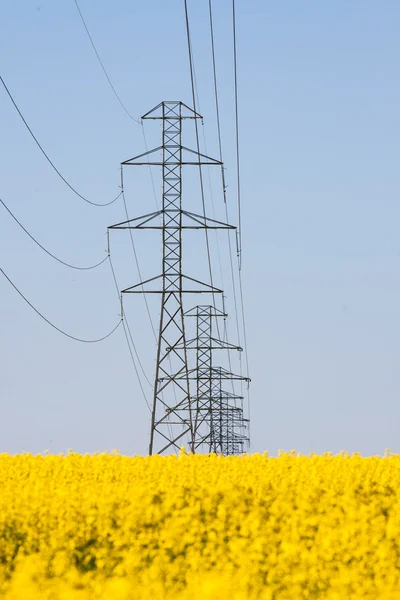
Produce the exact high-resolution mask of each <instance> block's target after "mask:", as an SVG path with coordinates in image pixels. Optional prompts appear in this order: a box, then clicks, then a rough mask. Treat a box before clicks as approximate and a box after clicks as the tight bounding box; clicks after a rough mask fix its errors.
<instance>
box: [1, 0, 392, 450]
mask: <svg viewBox="0 0 400 600" xmlns="http://www.w3.org/2000/svg"><path fill="white" fill-rule="evenodd" d="M214 5H215V6H214V11H215V15H214V18H215V35H216V52H217V64H218V74H219V84H220V102H221V111H222V118H221V121H222V142H223V152H224V160H225V164H226V169H227V170H226V174H227V183H228V202H229V210H230V215H231V220H232V221H235V220H237V214H236V205H235V202H236V200H235V197H236V189H235V162H234V159H235V157H234V111H233V109H234V103H233V63H232V31H231V12H230V10H231V3H230V2H228V1H225V0H221V1H218V2H217V1H216V0H214ZM80 7H81V10H82V12H83V14H84V16H85V18H86V21H87V24H88V27H89V29H90V31H91V34H92V36H93V38H94V41H95V43H96V45H97V48H98V50H99V53H100V55H101V57H102V59H103V61H104V64H105V66H106V68H107V70H108V73H109V75H110V77H111V79H112V81H113V83H114V85H115V87H116V89H117V90H118V93H119V94H120V96H121V98H122V99H123V102H124V103H125V104H126V106H127V107H128V109H129V111H130V112H131V114H133V115H134V116H139V115H141V114H143V113H145V112H147V110H149V109H150V108H152V107H153V106H155V105H156V104H158V103H159V102H160V101H162V100H171V99H172V100H175V99H178V100H182V101H184V102H186V103H187V104H191V88H190V78H189V66H188V58H187V49H186V38H185V20H184V7H183V2H181V1H179V2H172V3H171V2H169V3H166V2H162V1H161V0H157V1H154V2H147V3H139V2H128V1H127V0H117V1H116V2H112V3H111V2H105V1H104V0H100V1H99V2H93V0H92V1H90V0H81V2H80ZM189 12H190V19H191V29H192V39H193V49H194V61H195V68H196V79H197V86H198V93H199V104H200V111H201V113H202V114H203V116H204V133H205V139H206V143H207V151H208V154H210V155H212V156H218V145H217V136H216V117H215V107H214V103H213V82H212V64H211V54H210V38H209V29H208V3H207V2H206V1H205V0H204V1H203V0H189ZM399 21H400V5H399V3H398V2H397V1H395V0H392V1H390V0H385V1H384V2H377V1H376V0H375V1H372V0H371V1H370V0H337V1H336V2H321V0H287V1H281V2H269V1H268V2H264V1H261V0H254V1H253V2H251V3H249V2H243V1H242V2H237V26H238V32H237V33H238V67H239V71H238V74H239V102H240V127H241V160H242V173H241V174H242V218H243V281H244V297H245V306H246V320H247V328H248V332H247V335H248V349H249V358H250V376H251V378H252V386H251V415H252V425H251V433H252V451H264V450H269V451H270V452H271V453H273V454H274V453H276V451H277V450H278V449H279V448H282V449H287V450H290V449H292V448H295V449H297V450H299V451H301V452H309V451H311V450H313V451H316V452H322V451H325V450H331V451H334V452H336V451H340V450H341V449H342V448H343V449H346V450H348V451H360V452H362V453H364V454H375V453H382V452H383V451H384V449H385V448H386V447H389V448H391V450H392V451H399V450H400V448H399V446H398V435H397V429H398V428H397V422H398V421H399V418H400V404H399V402H398V399H399V392H400V376H399V369H398V365H399V358H400V326H399V316H398V310H399V305H400V302H399V295H400V279H399V268H400V240H399V234H398V223H399V217H400V214H399V213H400V209H399V202H398V199H399V188H400V183H399V176H398V158H399V150H400V148H399V145H400V142H399V140H400V117H399V110H398V107H399V104H400V83H399V77H398V65H399V59H400V43H399V40H398V31H399V26H400V22H399ZM0 23H1V25H0V28H1V35H0V54H1V56H2V61H1V71H0V74H1V75H2V76H3V77H4V79H5V81H6V83H7V85H8V86H9V88H10V91H11V92H12V94H13V95H14V97H15V100H16V102H17V103H18V105H19V107H20V109H21V111H22V113H23V114H24V116H25V117H26V119H27V121H28V122H29V124H30V126H31V127H32V129H33V131H34V132H35V134H36V135H37V136H38V138H39V140H40V142H41V143H42V145H43V146H44V148H45V149H46V151H47V152H48V153H49V155H50V156H51V158H52V160H53V161H54V163H55V164H56V165H57V167H58V168H59V169H60V171H61V172H62V173H63V174H64V175H65V177H66V178H67V179H68V180H69V181H70V182H71V183H72V185H74V186H75V187H76V188H77V189H78V190H79V191H80V193H82V194H83V195H86V196H87V197H88V198H90V199H92V200H94V201H96V202H106V201H109V200H110V199H112V198H113V197H114V196H115V195H116V194H117V193H118V192H119V188H118V185H119V164H120V162H121V161H123V160H125V159H127V158H129V157H131V156H134V155H135V154H139V153H140V152H142V151H144V142H143V136H142V131H141V126H140V125H137V124H135V123H134V122H132V121H131V120H130V119H129V118H128V117H127V115H126V114H125V113H124V111H123V110H122V109H121V107H120V105H119V104H118V102H117V100H116V99H115V97H114V96H113V93H112V91H111V90H110V88H109V86H108V84H107V81H106V80H105V78H104V75H103V73H102V71H101V68H100V66H99V64H98V62H97V61H96V57H95V55H94V53H93V50H92V48H91V46H90V44H89V41H88V39H87V36H86V33H85V31H84V29H83V26H82V23H81V21H80V19H79V15H78V12H77V10H76V7H75V4H74V2H73V0H64V1H63V2H57V3H55V2H50V1H40V0H38V1H37V2H35V3H31V2H27V1H25V0H22V1H21V2H19V3H11V2H8V3H2V5H1V6H0ZM0 131H1V144H0V182H1V184H0V197H1V198H2V199H3V200H4V201H5V202H6V203H7V205H8V206H9V207H10V209H11V210H12V211H13V212H14V214H15V215H16V216H17V217H18V218H19V219H20V220H21V222H22V223H23V224H24V225H25V227H26V228H27V229H28V230H29V231H30V232H31V233H32V234H33V235H35V236H36V237H37V238H38V240H39V241H40V242H41V243H42V244H43V245H44V246H46V247H47V248H48V249H49V250H50V251H52V252H53V253H54V254H56V255H57V256H59V257H60V258H62V259H63V260H65V261H67V262H75V263H76V264H81V265H85V264H91V263H93V262H97V261H98V260H101V259H102V258H103V257H104V256H105V250H106V236H105V231H106V228H107V226H108V225H111V224H112V223H116V222H118V221H121V220H124V213H123V205H122V204H121V203H120V202H118V201H117V202H116V203H114V204H113V205H111V206H110V207H107V208H96V207H92V206H90V205H88V204H86V203H84V202H83V201H82V200H80V199H79V198H77V197H76V196H74V195H73V194H72V192H71V191H70V190H69V189H68V188H67V187H66V186H65V184H64V183H63V182H62V181H61V180H60V179H59V178H58V177H57V175H56V174H55V173H54V172H53V171H52V170H51V168H50V166H49V165H48V163H46V161H45V159H44V157H43V156H42V155H41V153H40V151H39V150H38V148H37V147H36V145H35V144H34V142H33V140H32V139H31V138H30V136H29V134H28V132H27V131H26V129H25V127H24V125H23V123H22V122H21V120H20V119H19V117H18V115H17V113H16V112H15V109H14V108H13V106H12V104H11V102H10V100H9V99H8V97H7V95H6V94H5V92H4V90H3V91H1V90H0ZM146 135H147V136H148V137H147V139H148V144H149V147H150V146H151V147H152V146H156V145H158V144H159V140H160V129H159V125H158V124H157V123H149V124H148V125H146ZM186 135H187V136H188V137H187V139H188V140H189V141H191V144H192V145H193V139H192V133H191V132H190V127H188V131H187V134H186ZM203 141H204V139H203V138H202V143H203ZM188 145H189V144H188ZM154 177H155V187H156V193H159V192H160V180H159V173H157V172H154ZM207 177H208V175H207ZM185 181H186V183H185V185H186V186H187V187H186V188H184V190H185V189H186V190H187V194H186V196H185V198H184V202H186V201H187V202H188V204H187V205H188V206H193V207H197V208H199V205H198V202H199V196H198V190H197V188H196V179H194V178H193V176H192V175H191V174H189V173H188V175H187V180H185ZM210 183H211V189H212V191H213V193H212V197H211V193H210V191H209V189H208V190H207V194H206V202H207V207H208V210H209V211H212V201H213V203H214V210H215V214H216V216H217V218H218V217H219V216H221V217H223V204H222V195H221V193H220V189H219V188H218V182H217V180H216V178H215V177H214V176H213V175H212V174H211V175H210ZM125 187H126V195H127V201H128V205H129V211H130V216H136V215H140V214H143V213H146V212H149V209H150V210H154V205H155V204H154V197H153V192H152V187H151V181H150V178H149V174H148V172H147V171H146V170H145V171H144V172H141V173H139V172H138V170H136V169H135V172H134V173H133V172H132V170H131V172H129V174H126V180H125ZM196 203H197V204H196ZM0 210H1V219H0V229H1V231H0V255H1V266H2V268H3V269H4V270H5V271H6V272H7V274H8V275H9V276H10V277H11V278H12V279H13V280H14V281H15V283H16V284H17V285H18V286H19V287H20V289H21V290H22V291H23V292H24V293H25V294H26V295H27V297H28V298H29V299H30V301H31V302H33V303H34V304H35V305H36V306H37V307H38V308H39V309H40V310H41V311H43V313H44V314H45V315H46V316H47V317H48V318H49V319H51V320H53V321H54V322H55V323H56V324H57V325H58V326H60V327H62V328H63V329H65V330H67V331H68V332H70V333H72V334H73V335H77V336H79V337H88V338H90V337H97V336H98V335H102V334H103V333H106V332H107V331H108V330H110V329H111V327H112V326H113V325H115V323H116V322H117V321H118V312H119V306H118V301H117V297H116V293H115V289H114V288H113V282H112V278H111V274H110V270H109V266H108V264H107V262H106V263H105V264H104V265H102V266H100V267H99V268H98V269H96V270H94V271H89V272H78V271H70V270H67V269H66V268H64V267H62V266H61V265H59V264H57V263H55V262H54V261H52V260H51V259H50V258H49V257H48V256H46V255H45V254H43V253H42V251H41V250H40V249H39V248H37V247H36V246H34V245H33V243H32V242H31V240H29V238H27V237H26V236H25V234H24V233H23V232H22V231H21V230H20V229H19V228H18V226H17V225H16V224H15V223H14V222H13V221H12V219H11V218H10V217H9V215H8V214H7V213H6V212H5V211H4V209H2V208H1V207H0ZM197 212H199V210H198V211H197ZM140 233H142V237H140V238H139V236H138V237H137V238H135V239H136V243H137V250H138V255H139V259H140V263H141V267H142V271H143V274H144V275H145V276H148V277H150V276H152V275H155V274H156V273H158V272H159V270H160V266H159V261H160V256H159V242H160V240H159V238H158V237H157V234H151V233H150V234H146V233H144V232H140ZM203 242H204V240H203V238H201V237H198V238H197V239H196V240H194V239H192V238H191V239H188V240H187V242H186V246H185V248H187V253H186V255H185V257H186V258H185V259H184V261H185V260H186V262H185V263H184V264H185V266H186V271H190V272H191V274H196V273H202V269H203V270H204V267H203V265H202V262H201V258H199V256H198V255H200V254H201V253H202V252H204V248H203V246H204V243H203ZM111 243H112V254H113V257H114V258H113V260H114V264H115V267H116V272H117V278H118V281H119V285H120V287H121V288H122V287H127V286H128V285H132V284H134V283H136V282H137V281H138V275H137V272H136V268H135V265H134V262H133V258H132V254H131V248H130V246H129V243H130V242H129V239H128V235H125V234H124V233H123V232H118V233H115V235H113V237H112V240H111ZM220 244H221V264H222V271H223V279H224V282H225V284H226V287H227V304H228V310H229V312H230V314H231V318H230V320H229V331H230V341H231V342H233V343H235V342H236V341H237V335H236V331H235V323H234V317H233V301H232V290H230V289H229V283H228V282H229V268H228V265H229V263H228V255H227V244H226V239H224V238H223V237H221V238H220ZM214 249H216V246H215V243H214ZM213 256H214V257H215V259H214V269H215V273H220V269H219V263H218V259H217V255H216V252H215V253H214V255H213ZM0 298H1V316H0V338H1V345H0V358H1V365H2V369H1V371H2V376H1V379H0V399H1V411H2V415H1V419H0V451H9V452H17V451H22V450H28V451H32V452H39V451H43V450H45V449H49V450H50V451H52V452H60V451H65V450H66V449H67V448H69V447H72V448H74V449H75V450H77V451H82V452H86V451H88V452H91V451H95V450H100V451H101V450H106V449H108V450H110V449H112V448H119V449H120V450H121V451H122V452H125V453H129V454H131V453H141V454H142V453H145V452H146V449H147V440H148V430H149V413H148V410H147V408H146V405H145V403H144V400H143V398H142V396H141V394H140V389H139V387H138V384H137V381H136V378H135V374H134V372H133V369H132V365H131V362H130V357H129V354H128V351H127V347H126V342H125V340H124V337H123V332H122V330H119V331H118V332H116V334H115V335H114V336H112V337H111V338H110V339H108V340H107V341H105V342H103V343H101V344H96V345H83V344H82V345H80V344H78V343H76V342H73V341H72V340H68V339H67V338H64V337H62V336H61V335H60V334H58V333H57V332H55V331H54V330H52V329H50V328H49V327H48V326H47V325H46V324H45V323H44V322H42V321H41V320H40V319H39V318H38V317H37V316H36V315H35V314H34V313H33V312H32V311H31V310H30V309H29V307H27V306H26V305H25V304H24V303H23V301H22V300H21V299H20V298H19V297H18V296H17V295H16V294H15V292H14V291H13V290H12V288H11V287H10V286H9V284H8V283H7V282H6V281H5V280H4V278H3V279H2V280H0ZM125 306H126V311H127V315H128V317H129V323H130V325H131V328H132V333H133V335H134V338H135V341H136V343H137V346H138V348H139V349H140V354H141V358H142V361H143V365H144V367H145V370H146V372H147V373H148V375H149V377H150V379H151V378H152V377H153V373H154V361H155V346H154V339H153V338H152V334H151V329H150V326H149V323H148V321H147V320H146V313H145V308H144V306H143V302H142V301H141V299H140V298H135V299H132V298H129V299H128V300H127V301H126V302H125ZM151 310H152V312H153V314H154V319H155V321H156V322H157V319H158V307H157V302H153V301H152V303H151ZM146 391H147V393H148V396H149V398H150V396H151V393H150V392H151V390H150V386H147V389H146Z"/></svg>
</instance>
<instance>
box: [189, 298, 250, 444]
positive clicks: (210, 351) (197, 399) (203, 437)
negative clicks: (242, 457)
mask: <svg viewBox="0 0 400 600" xmlns="http://www.w3.org/2000/svg"><path fill="white" fill-rule="evenodd" d="M185 317H194V318H195V319H196V337H195V338H193V339H192V340H188V342H187V349H188V350H195V351H196V368H195V369H192V370H189V379H191V380H195V381H196V395H195V396H194V397H193V398H192V402H193V409H192V410H193V414H194V419H195V449H196V450H197V449H198V448H202V449H204V450H208V451H209V452H216V453H221V454H225V455H232V454H241V453H243V452H244V451H245V449H247V447H248V441H249V440H248V437H247V435H246V428H247V423H248V421H247V419H245V418H244V416H243V407H242V401H243V396H238V395H236V394H233V393H229V392H226V391H224V390H223V385H225V383H226V382H228V381H240V380H241V381H246V382H249V381H250V380H249V379H248V378H247V377H243V376H241V375H235V374H234V373H231V372H229V371H227V370H226V369H223V368H222V367H216V366H214V360H213V355H214V351H215V350H226V351H230V350H237V351H242V348H240V347H239V346H234V345H232V344H229V343H228V342H226V341H223V340H220V339H218V338H216V337H214V336H213V321H214V320H215V319H217V318H219V317H223V318H226V317H227V315H226V314H225V313H223V312H222V311H220V310H218V309H217V308H215V307H214V306H196V307H195V308H193V309H191V310H190V311H188V312H187V313H185Z"/></svg>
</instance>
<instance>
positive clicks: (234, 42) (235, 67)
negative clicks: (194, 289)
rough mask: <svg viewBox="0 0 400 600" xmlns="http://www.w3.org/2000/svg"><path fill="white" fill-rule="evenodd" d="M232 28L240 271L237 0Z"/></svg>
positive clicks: (240, 266)
mask: <svg viewBox="0 0 400 600" xmlns="http://www.w3.org/2000/svg"><path fill="white" fill-rule="evenodd" d="M232 27H233V65H234V82H235V85H234V88H235V128H236V171H237V207H238V231H237V244H238V248H237V251H238V259H239V271H240V270H241V268H242V211H241V198H240V152H239V103H238V78H237V52H236V11H235V0H232Z"/></svg>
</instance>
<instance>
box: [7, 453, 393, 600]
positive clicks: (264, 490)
mask: <svg viewBox="0 0 400 600" xmlns="http://www.w3.org/2000/svg"><path fill="white" fill-rule="evenodd" d="M399 499H400V456H384V457H382V458H380V457H370V458H362V457H361V456H359V455H353V456H349V455H348V454H346V453H342V454H340V455H338V456H332V455H330V454H325V455H322V456H317V455H312V456H300V455H297V454H295V453H294V452H292V453H289V454H281V455H280V456H279V457H278V458H269V457H268V456H267V455H257V454H256V455H251V456H250V455H248V456H242V457H227V458H224V457H219V456H215V455H211V456H206V455H196V456H187V455H185V454H182V455H181V456H179V457H176V456H168V457H159V456H154V457H134V458H130V457H125V456H120V455H118V454H117V453H115V454H98V455H90V456H89V455H79V454H75V453H70V454H68V455H66V456H52V455H48V456H42V455H38V456H32V455H29V454H22V455H19V456H11V455H7V454H0V598H2V599H3V600H33V599H44V600H53V599H54V600H72V599H74V600H89V599H98V598H103V599H107V600H114V599H115V600H149V599H151V600H159V599H160V600H161V599H162V600H172V599H173V600H175V599H176V600H200V599H201V600H211V599H218V600H228V599H229V600H253V599H261V600H273V599H274V600H297V599H300V600H302V599H314V598H318V599H323V600H347V599H350V600H352V599H354V600H355V599H359V598H360V599H361V598H362V599H370V600H378V599H379V600H395V599H399V598H400V502H399Z"/></svg>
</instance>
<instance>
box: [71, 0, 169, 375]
mask: <svg viewBox="0 0 400 600" xmlns="http://www.w3.org/2000/svg"><path fill="white" fill-rule="evenodd" d="M74 2H75V5H76V8H77V9H78V12H79V15H80V18H81V20H82V23H83V26H84V28H85V31H86V33H87V36H88V38H89V41H90V43H91V45H92V48H93V50H94V53H95V54H96V57H97V60H98V62H99V64H100V66H101V68H102V70H103V73H104V75H105V77H106V79H107V81H108V83H109V84H110V87H111V89H112V91H113V92H114V95H115V97H116V98H117V100H118V102H119V104H120V105H121V107H122V108H123V109H124V111H125V113H126V114H127V115H128V117H129V118H130V119H131V120H132V121H134V122H135V123H138V124H139V125H141V126H142V135H143V140H144V144H145V148H146V152H148V146H147V138H146V134H145V131H144V128H143V124H142V123H141V121H139V120H138V119H135V117H133V116H132V115H131V114H130V112H129V111H128V110H127V108H126V107H125V105H124V104H123V102H122V101H121V98H120V96H119V95H118V93H117V91H116V89H115V87H114V85H113V84H112V82H111V79H110V76H109V75H108V72H107V70H106V68H105V66H104V63H103V61H102V60H101V58H100V54H99V52H98V50H97V47H96V45H95V43H94V41H93V38H92V36H91V34H90V31H89V28H88V26H87V24H86V21H85V19H84V17H83V15H82V11H81V10H80V8H79V4H78V2H77V0H74ZM148 161H149V158H148ZM149 169H150V177H151V184H152V188H153V194H154V199H155V202H156V206H157V209H158V202H157V196H156V190H155V184H154V178H153V171H152V169H151V167H150V166H149ZM121 195H122V199H123V203H124V208H125V214H126V218H127V220H128V221H129V215H128V208H127V204H126V200H125V193H124V186H123V170H122V166H121ZM129 234H130V238H131V244H132V250H133V254H134V258H135V263H136V267H137V271H138V274H139V280H140V281H141V279H142V278H141V270H140V266H139V261H138V257H137V253H136V248H135V244H134V241H133V235H132V231H131V230H129ZM143 297H144V301H145V305H146V312H147V315H148V318H149V321H150V326H151V329H152V332H153V335H154V338H155V339H156V340H157V335H156V331H155V328H154V324H153V320H152V318H151V314H150V310H149V305H148V302H147V298H146V295H145V294H143ZM128 332H129V326H128ZM146 378H147V377H146Z"/></svg>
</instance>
